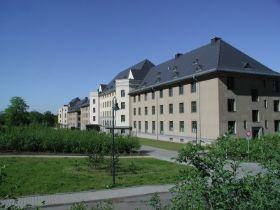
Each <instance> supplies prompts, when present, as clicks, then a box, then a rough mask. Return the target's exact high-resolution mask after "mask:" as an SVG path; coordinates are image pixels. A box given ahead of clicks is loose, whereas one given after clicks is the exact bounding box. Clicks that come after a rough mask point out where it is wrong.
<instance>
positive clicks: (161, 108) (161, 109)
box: [159, 105, 163, 114]
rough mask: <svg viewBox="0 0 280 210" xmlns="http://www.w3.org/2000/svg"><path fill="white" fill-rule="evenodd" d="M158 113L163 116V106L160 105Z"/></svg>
mask: <svg viewBox="0 0 280 210" xmlns="http://www.w3.org/2000/svg"><path fill="white" fill-rule="evenodd" d="M159 113H160V114H163V105H160V106H159Z"/></svg>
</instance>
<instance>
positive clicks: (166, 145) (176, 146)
mask: <svg viewBox="0 0 280 210" xmlns="http://www.w3.org/2000/svg"><path fill="white" fill-rule="evenodd" d="M139 142H140V144H141V145H147V146H152V147H158V148H162V149H167V150H175V151H179V150H180V149H181V148H183V147H184V146H185V144H180V143H175V142H168V141H160V140H153V139H145V138H139Z"/></svg>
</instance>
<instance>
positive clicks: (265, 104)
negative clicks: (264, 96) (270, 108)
mask: <svg viewBox="0 0 280 210" xmlns="http://www.w3.org/2000/svg"><path fill="white" fill-rule="evenodd" d="M263 105H264V108H266V109H267V100H264V101H263Z"/></svg>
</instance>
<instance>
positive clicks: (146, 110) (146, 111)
mask: <svg viewBox="0 0 280 210" xmlns="http://www.w3.org/2000/svg"><path fill="white" fill-rule="evenodd" d="M145 115H148V107H146V106H145Z"/></svg>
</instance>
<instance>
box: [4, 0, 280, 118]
mask: <svg viewBox="0 0 280 210" xmlns="http://www.w3.org/2000/svg"><path fill="white" fill-rule="evenodd" d="M214 36H219V37H222V39H223V40H225V41H226V42H228V43H230V44H232V45H233V46H235V47H237V48H238V49H240V50H242V51H244V52H245V53H247V54H249V55H250V56H252V57H253V58H255V59H257V60H259V61H261V62H262V63H263V64H265V65H267V66H268V67H270V68H272V69H274V70H276V71H280V59H279V58H280V57H279V56H280V54H279V51H280V1H279V0H254V1H253V0H252V1H251V0H247V1H246V0H234V1H233V0H232V1H226V0H220V1H216V0H212V1H209V0H204V1H202V0H190V1H187V0H169V1H167V0H141V1H133V0H118V1H115V0H111V1H107V0H99V1H95V0H88V1H87V0H17V1H16V0H0V111H1V110H4V109H5V108H6V107H7V105H8V104H9V100H10V98H11V97H12V96H21V97H23V98H24V99H25V100H26V102H27V103H28V105H29V106H30V109H29V110H30V111H31V110H37V111H40V112H44V111H46V110H50V111H52V112H54V113H56V112H57V109H58V108H59V107H60V106H62V105H63V104H67V103H68V102H69V101H70V100H71V99H72V98H74V97H76V96H78V97H81V98H82V97H85V96H88V94H89V92H90V91H92V90H96V89H97V88H98V85H99V84H100V83H108V82H109V81H110V80H111V79H112V77H113V76H115V74H116V73H118V72H119V71H121V70H123V69H125V68H127V67H129V66H130V65H133V64H135V63H137V62H139V61H141V60H143V59H145V58H148V59H150V60H151V61H152V62H154V63H155V64H159V63H161V62H164V61H165V60H167V59H170V58H171V57H173V55H174V54H175V53H177V52H187V51H190V50H192V49H194V48H197V47H200V46H201V45H204V44H207V43H208V42H209V41H210V39H211V38H212V37H214Z"/></svg>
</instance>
